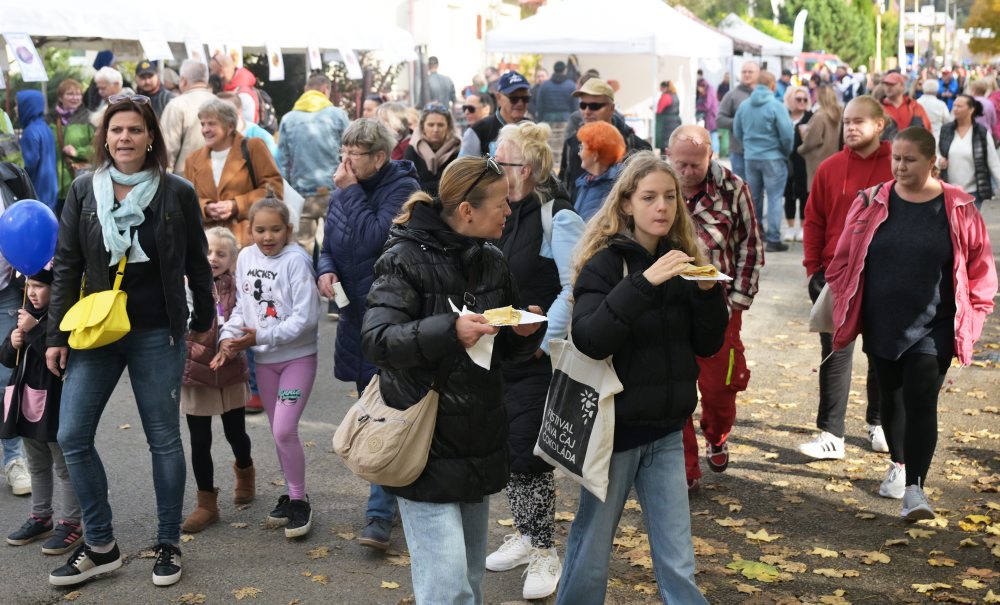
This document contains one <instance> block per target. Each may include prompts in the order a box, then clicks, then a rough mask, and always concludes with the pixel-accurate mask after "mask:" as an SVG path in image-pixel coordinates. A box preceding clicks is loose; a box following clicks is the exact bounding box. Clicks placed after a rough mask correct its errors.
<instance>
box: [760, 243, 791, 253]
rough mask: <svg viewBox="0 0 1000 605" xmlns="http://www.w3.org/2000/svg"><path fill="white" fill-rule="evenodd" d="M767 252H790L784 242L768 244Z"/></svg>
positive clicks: (765, 248) (765, 247)
mask: <svg viewBox="0 0 1000 605" xmlns="http://www.w3.org/2000/svg"><path fill="white" fill-rule="evenodd" d="M764 250H765V251H766V252H786V251H787V250H788V244H786V243H784V242H767V245H766V246H764Z"/></svg>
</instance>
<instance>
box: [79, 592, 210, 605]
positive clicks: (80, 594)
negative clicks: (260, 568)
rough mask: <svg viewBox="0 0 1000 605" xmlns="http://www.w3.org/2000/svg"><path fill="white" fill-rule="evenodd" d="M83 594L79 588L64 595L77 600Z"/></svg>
mask: <svg viewBox="0 0 1000 605" xmlns="http://www.w3.org/2000/svg"><path fill="white" fill-rule="evenodd" d="M82 595H83V593H82V592H80V591H79V590H74V591H73V592H67V593H66V594H65V595H63V601H75V600H77V599H79V598H80V597H81V596H82ZM202 602H204V601H202Z"/></svg>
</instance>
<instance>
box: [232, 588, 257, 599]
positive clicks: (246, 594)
mask: <svg viewBox="0 0 1000 605" xmlns="http://www.w3.org/2000/svg"><path fill="white" fill-rule="evenodd" d="M262 592H264V591H263V590H261V589H259V588H254V587H253V586H244V587H243V588H237V589H236V590H234V591H233V596H234V597H236V600H237V601H242V600H243V599H248V598H249V599H256V598H257V595H259V594H260V593H262Z"/></svg>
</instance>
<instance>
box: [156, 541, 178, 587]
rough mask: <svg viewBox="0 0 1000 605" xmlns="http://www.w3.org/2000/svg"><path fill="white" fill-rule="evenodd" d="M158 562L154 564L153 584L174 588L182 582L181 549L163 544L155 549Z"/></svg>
mask: <svg viewBox="0 0 1000 605" xmlns="http://www.w3.org/2000/svg"><path fill="white" fill-rule="evenodd" d="M153 552H155V553H156V561H155V562H154V563H153V584H155V585H156V586H172V585H174V584H176V583H178V582H180V581H181V549H179V548H177V547H176V546H174V545H173V544H167V543H166V542H162V543H160V544H157V545H156V546H154V547H153Z"/></svg>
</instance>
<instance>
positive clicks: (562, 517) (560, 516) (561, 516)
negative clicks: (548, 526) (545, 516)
mask: <svg viewBox="0 0 1000 605" xmlns="http://www.w3.org/2000/svg"><path fill="white" fill-rule="evenodd" d="M555 519H556V521H572V520H573V519H576V513H565V512H558V513H556V516H555Z"/></svg>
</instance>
